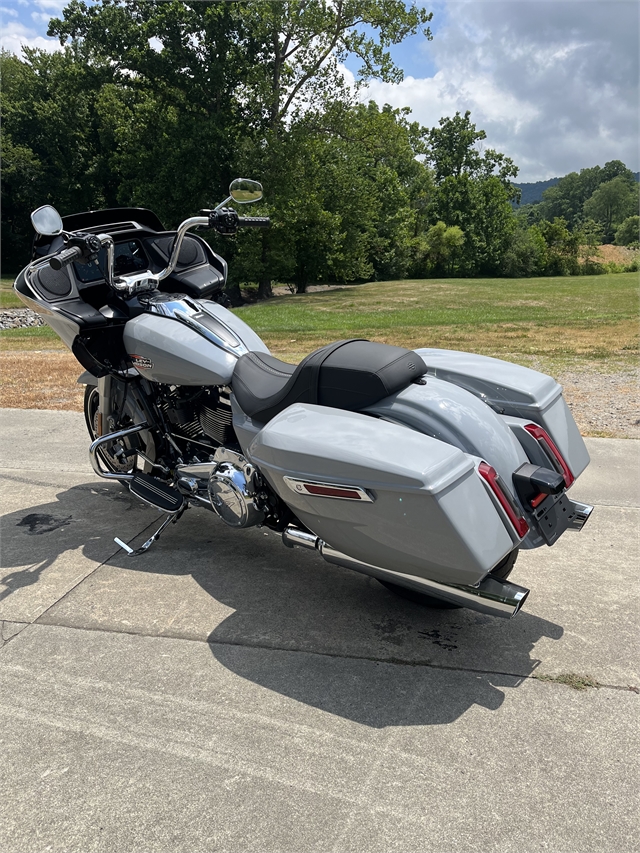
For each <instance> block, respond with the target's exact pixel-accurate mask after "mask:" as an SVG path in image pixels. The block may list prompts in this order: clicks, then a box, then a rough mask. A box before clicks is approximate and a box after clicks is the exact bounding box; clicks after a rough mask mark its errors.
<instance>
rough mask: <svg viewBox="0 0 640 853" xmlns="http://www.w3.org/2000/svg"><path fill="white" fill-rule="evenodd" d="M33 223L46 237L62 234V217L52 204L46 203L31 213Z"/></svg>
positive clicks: (39, 232)
mask: <svg viewBox="0 0 640 853" xmlns="http://www.w3.org/2000/svg"><path fill="white" fill-rule="evenodd" d="M31 224H32V225H33V227H34V228H35V230H36V231H37V232H38V234H42V235H44V236H46V237H55V236H57V235H58V234H62V217H61V216H60V214H59V213H58V211H57V210H56V209H55V207H51V205H50V204H45V205H43V206H42V207H39V208H38V209H37V210H34V211H33V213H32V214H31Z"/></svg>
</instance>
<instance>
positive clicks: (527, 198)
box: [514, 178, 560, 204]
mask: <svg viewBox="0 0 640 853" xmlns="http://www.w3.org/2000/svg"><path fill="white" fill-rule="evenodd" d="M559 180H560V178H549V180H548V181H535V183H533V184H514V186H516V187H518V189H520V190H521V192H522V197H521V198H520V204H535V202H536V201H542V193H543V192H544V191H545V190H548V189H549V187H553V186H555V184H557V183H558V181H559Z"/></svg>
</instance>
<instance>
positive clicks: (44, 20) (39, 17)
mask: <svg viewBox="0 0 640 853" xmlns="http://www.w3.org/2000/svg"><path fill="white" fill-rule="evenodd" d="M31 19H32V20H33V21H35V22H36V24H48V23H49V21H50V20H51V14H50V13H49V12H32V13H31Z"/></svg>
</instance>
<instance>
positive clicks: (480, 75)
mask: <svg viewBox="0 0 640 853" xmlns="http://www.w3.org/2000/svg"><path fill="white" fill-rule="evenodd" d="M638 11H639V7H638V5H637V4H636V3H634V2H617V0H609V2H608V3H607V4H606V5H605V6H603V5H602V4H601V3H599V2H598V3H596V2H588V0H576V2H568V0H553V2H543V0H511V2H508V0H500V2H483V0H473V2H468V0H467V2H449V3H447V5H446V22H445V23H444V25H443V26H442V27H441V28H440V29H439V30H438V31H437V33H436V35H435V37H434V40H433V42H431V43H430V45H429V47H428V51H429V54H430V58H431V60H432V61H434V62H435V65H436V67H437V69H438V71H437V73H435V74H434V75H433V76H429V77H427V76H425V77H423V78H419V77H417V76H416V77H407V78H406V79H405V80H404V81H403V82H402V83H400V84H398V85H390V84H383V83H380V82H372V83H371V84H370V85H369V86H368V88H367V89H366V90H365V91H363V92H362V94H361V97H362V98H363V99H367V98H369V97H373V98H374V99H375V100H376V101H377V102H378V103H384V102H385V101H386V102H388V103H390V104H392V105H393V106H405V105H406V106H410V107H411V108H412V109H413V114H414V118H415V119H417V120H418V121H420V122H421V123H422V124H424V125H425V126H427V127H432V126H434V125H436V124H437V122H438V119H439V118H440V117H441V116H443V115H453V113H455V112H456V110H459V111H460V112H464V111H465V110H467V109H468V110H470V111H471V119H472V121H474V122H475V123H476V125H477V126H478V127H480V128H483V129H484V130H486V131H487V137H488V138H487V141H486V144H487V146H490V147H494V148H497V149H498V150H500V151H503V152H504V153H506V154H508V155H509V156H511V157H512V158H513V159H514V160H515V162H516V164H517V165H518V166H520V175H519V179H520V180H524V181H526V180H539V179H544V178H548V177H553V176H555V175H563V174H566V173H567V172H569V171H573V170H577V169H580V168H583V167H585V166H593V165H595V164H596V163H599V164H601V165H602V164H603V163H604V162H605V161H607V160H613V159H620V160H623V161H624V162H625V163H627V165H628V166H629V167H630V168H633V169H637V168H638V165H639V163H638V147H637V146H638V142H637V140H638V85H637V82H638V17H639V16H638Z"/></svg>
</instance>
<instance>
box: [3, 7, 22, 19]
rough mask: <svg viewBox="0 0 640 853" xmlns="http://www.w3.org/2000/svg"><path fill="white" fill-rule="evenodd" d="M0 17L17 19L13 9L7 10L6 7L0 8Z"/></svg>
mask: <svg viewBox="0 0 640 853" xmlns="http://www.w3.org/2000/svg"><path fill="white" fill-rule="evenodd" d="M0 15H11V17H13V18H17V17H18V13H17V12H16V10H15V9H9V8H8V7H7V6H0Z"/></svg>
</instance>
